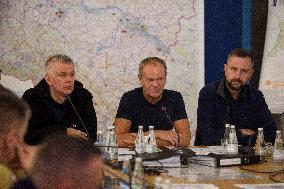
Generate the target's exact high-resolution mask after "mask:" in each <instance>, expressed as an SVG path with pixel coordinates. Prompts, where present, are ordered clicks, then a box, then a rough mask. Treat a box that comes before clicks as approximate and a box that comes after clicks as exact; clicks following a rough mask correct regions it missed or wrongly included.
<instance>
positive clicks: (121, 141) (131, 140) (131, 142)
mask: <svg viewBox="0 0 284 189" xmlns="http://www.w3.org/2000/svg"><path fill="white" fill-rule="evenodd" d="M116 136H117V143H118V147H123V148H133V147H134V146H135V139H136V137H135V136H133V135H132V134H131V133H124V134H117V135H116Z"/></svg>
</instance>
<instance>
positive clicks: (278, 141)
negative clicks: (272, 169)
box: [272, 131, 284, 162]
mask: <svg viewBox="0 0 284 189" xmlns="http://www.w3.org/2000/svg"><path fill="white" fill-rule="evenodd" d="M272 158H273V161H275V162H282V161H283V160H284V150H283V140H282V136H281V131H276V138H275V142H274V147H273V152H272Z"/></svg>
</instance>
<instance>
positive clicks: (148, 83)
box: [114, 57, 190, 147]
mask: <svg viewBox="0 0 284 189" xmlns="http://www.w3.org/2000/svg"><path fill="white" fill-rule="evenodd" d="M166 75H167V67H166V63H165V62H164V60H162V59H160V58H157V57H149V58H146V59H144V60H142V61H141V63H140V65H139V75H138V77H139V80H140V83H141V85H142V87H141V88H137V89H134V90H132V91H129V92H127V93H125V94H124V95H123V96H122V98H121V100H120V103H119V107H118V111H117V115H116V119H115V123H114V124H115V126H116V128H115V130H116V134H117V141H118V145H119V146H120V147H133V146H134V141H135V138H136V136H137V130H138V126H139V125H141V126H144V131H148V127H149V126H150V125H151V126H154V127H155V136H156V139H157V145H158V146H188V145H189V141H190V131H189V122H188V119H187V114H186V111H185V106H184V101H183V98H182V96H181V94H180V93H179V92H176V91H172V90H166V89H164V86H165V83H166ZM173 128H174V129H175V131H173Z"/></svg>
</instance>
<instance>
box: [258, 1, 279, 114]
mask: <svg viewBox="0 0 284 189" xmlns="http://www.w3.org/2000/svg"><path fill="white" fill-rule="evenodd" d="M283 73H284V1H279V2H277V4H276V6H273V1H272V0H270V1H269V9H268V20H267V29H266V38H265V47H264V57H263V64H262V70H261V75H260V84H259V88H260V90H261V91H262V92H263V94H264V96H265V99H266V101H267V104H268V106H269V109H270V110H271V112H273V113H282V112H284V74H283Z"/></svg>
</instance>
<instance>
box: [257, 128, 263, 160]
mask: <svg viewBox="0 0 284 189" xmlns="http://www.w3.org/2000/svg"><path fill="white" fill-rule="evenodd" d="M254 149H255V155H260V156H262V157H264V156H265V141H264V135H263V128H258V131H257V138H256V142H255V146H254Z"/></svg>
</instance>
